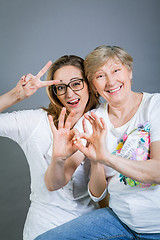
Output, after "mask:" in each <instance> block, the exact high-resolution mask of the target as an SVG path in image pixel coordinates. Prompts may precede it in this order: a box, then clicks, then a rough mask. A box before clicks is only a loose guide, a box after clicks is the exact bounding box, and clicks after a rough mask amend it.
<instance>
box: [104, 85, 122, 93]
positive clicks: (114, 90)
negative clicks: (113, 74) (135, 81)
mask: <svg viewBox="0 0 160 240" xmlns="http://www.w3.org/2000/svg"><path fill="white" fill-rule="evenodd" d="M121 87H122V85H121V86H120V87H118V88H115V89H113V90H107V92H109V93H114V92H117V91H119V90H120V89H121Z"/></svg>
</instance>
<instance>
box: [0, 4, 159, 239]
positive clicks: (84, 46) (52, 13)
mask: <svg viewBox="0 0 160 240" xmlns="http://www.w3.org/2000/svg"><path fill="white" fill-rule="evenodd" d="M0 4H1V7H0V35H1V37H0V41H1V42H0V53H1V54H0V63H1V85H0V94H1V95H2V94H4V93H5V92H7V91H9V90H11V89H12V88H13V87H14V86H16V84H17V82H18V80H19V79H20V77H21V76H22V75H23V74H27V73H32V74H36V73H37V72H38V71H39V70H40V69H41V68H42V67H43V66H44V65H45V64H46V63H47V62H48V60H52V61H55V60H56V59H57V58H58V57H60V56H62V55H65V54H75V55H79V56H81V57H85V56H86V55H87V54H88V53H89V52H90V51H92V50H93V49H94V48H95V47H97V46H99V45H103V44H107V45H118V46H121V47H123V48H124V49H125V50H127V51H128V52H129V53H130V54H131V56H132V57H133V59H134V65H133V86H132V87H133V90H135V91H144V92H150V93H153V92H159V91H160V78H159V72H160V66H159V63H160V27H159V25H160V14H159V13H160V1H159V0H45V1H44V0H24V1H22V0H14V1H13V0H7V1H6V0H1V1H0ZM44 79H45V77H43V78H42V80H44ZM48 103H49V100H48V97H47V94H46V91H45V89H41V90H39V91H38V92H37V93H36V94H35V95H34V96H32V97H30V98H29V99H27V100H25V101H23V102H21V103H18V104H17V105H15V106H13V107H11V108H9V109H7V111H8V112H11V111H13V110H21V109H31V108H34V109H35V108H39V107H41V106H47V105H48ZM0 158H1V159H0V236H1V237H0V238H1V239H3V240H10V239H12V240H21V239H22V231H23V225H24V221H25V218H26V214H27V210H28V207H29V204H30V202H29V194H30V175H29V169H28V164H27V162H26V159H25V156H24V154H23V152H22V150H21V149H20V147H19V146H18V145H17V144H16V143H14V142H12V141H11V140H9V139H5V138H2V137H1V138H0Z"/></svg>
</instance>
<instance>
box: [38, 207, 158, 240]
mask: <svg viewBox="0 0 160 240" xmlns="http://www.w3.org/2000/svg"><path fill="white" fill-rule="evenodd" d="M83 239H86V240H106V239H114V240H129V239H135V240H142V239H143V240H144V239H156V240H160V233H156V234H138V233H136V232H134V231H132V230H131V229H129V228H128V227H127V226H126V225H125V224H123V223H122V222H121V221H120V219H119V218H118V217H117V216H116V214H115V213H114V212H113V211H112V210H111V209H109V208H101V209H98V210H95V211H92V212H91V213H89V214H85V215H83V216H81V217H78V218H76V219H74V220H72V221H70V222H67V223H65V224H63V225H61V226H59V227H56V228H54V229H52V230H50V231H48V232H46V233H44V234H42V235H40V236H38V237H37V238H36V239H35V240H83Z"/></svg>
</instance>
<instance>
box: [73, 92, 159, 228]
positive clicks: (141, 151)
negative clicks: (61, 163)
mask: <svg viewBox="0 0 160 240" xmlns="http://www.w3.org/2000/svg"><path fill="white" fill-rule="evenodd" d="M107 107H108V106H107V103H104V104H102V105H100V107H99V108H98V109H96V110H94V112H95V113H96V115H97V116H98V117H103V118H104V119H105V121H106V123H107V128H108V133H107V137H106V142H107V146H108V149H109V151H110V152H111V153H113V154H116V155H119V156H122V157H125V158H129V159H132V160H137V161H140V160H147V159H148V158H149V143H150V142H154V141H160V94H158V93H157V94H149V93H143V99H142V102H141V104H140V106H139V108H138V110H137V112H136V113H135V115H134V116H133V117H132V119H131V120H130V121H129V122H127V123H126V124H124V125H123V126H121V127H118V128H114V126H113V125H112V123H111V122H110V120H109V117H108V111H107ZM88 127H89V130H90V131H91V125H90V124H88ZM76 128H77V129H79V130H80V131H81V130H82V126H81V121H79V122H78V123H77V125H76ZM108 169H109V168H108V167H106V176H107V171H108ZM109 174H110V175H113V177H112V178H111V179H110V181H109V183H108V192H109V193H110V202H109V206H110V208H112V209H113V211H114V212H115V213H116V214H117V216H118V217H119V218H120V219H121V220H122V221H123V222H124V223H125V224H127V226H129V227H130V228H131V229H132V230H134V231H136V232H139V233H159V232H160V186H159V185H150V184H143V183H139V182H136V181H134V180H132V179H129V178H126V177H125V176H123V175H121V174H120V173H118V172H117V171H115V170H113V171H109ZM93 199H94V197H93Z"/></svg>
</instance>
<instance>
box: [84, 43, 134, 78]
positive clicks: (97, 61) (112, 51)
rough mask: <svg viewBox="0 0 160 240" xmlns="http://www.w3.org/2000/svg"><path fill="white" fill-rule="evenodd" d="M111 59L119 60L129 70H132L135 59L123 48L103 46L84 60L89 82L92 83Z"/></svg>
mask: <svg viewBox="0 0 160 240" xmlns="http://www.w3.org/2000/svg"><path fill="white" fill-rule="evenodd" d="M109 59H115V60H119V61H120V62H121V63H122V64H123V65H125V66H126V67H127V68H128V69H129V70H132V64H133V58H132V57H131V56H130V55H129V54H128V53H127V52H126V51H125V50H124V49H123V48H120V47H117V46H107V45H102V46H99V47H97V48H95V49H94V50H93V51H92V52H90V53H89V54H88V55H87V56H86V58H85V60H84V69H85V74H86V76H87V78H88V80H89V82H91V81H92V79H93V77H94V74H95V73H96V72H97V70H98V69H99V68H100V67H101V66H103V65H104V64H105V63H106V62H107V61H108V60H109Z"/></svg>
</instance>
